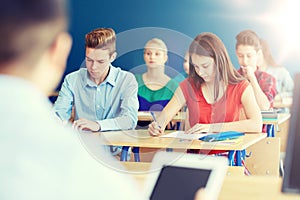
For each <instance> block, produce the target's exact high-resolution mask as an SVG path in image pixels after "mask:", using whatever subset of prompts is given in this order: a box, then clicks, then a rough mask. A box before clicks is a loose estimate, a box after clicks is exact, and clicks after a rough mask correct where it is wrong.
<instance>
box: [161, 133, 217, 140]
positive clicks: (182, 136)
mask: <svg viewBox="0 0 300 200" xmlns="http://www.w3.org/2000/svg"><path fill="white" fill-rule="evenodd" d="M210 134H211V133H195V134H186V133H184V131H175V132H172V133H169V134H166V135H162V136H160V137H163V138H179V139H185V140H196V139H199V138H200V137H203V136H206V135H210Z"/></svg>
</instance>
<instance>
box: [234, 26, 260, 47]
mask: <svg viewBox="0 0 300 200" xmlns="http://www.w3.org/2000/svg"><path fill="white" fill-rule="evenodd" d="M235 39H236V45H235V48H236V49H237V47H238V46H239V45H247V46H253V47H254V49H255V50H256V51H258V50H260V49H261V45H260V42H259V37H258V35H257V34H256V33H255V32H254V31H252V30H244V31H242V32H240V33H239V34H238V35H237V36H236V37H235Z"/></svg>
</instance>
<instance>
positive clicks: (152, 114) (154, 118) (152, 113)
mask: <svg viewBox="0 0 300 200" xmlns="http://www.w3.org/2000/svg"><path fill="white" fill-rule="evenodd" d="M150 114H151V116H152V118H153V120H154V122H156V123H157V120H156V117H155V114H154V112H152V111H150ZM157 125H158V128H159V129H161V126H160V125H159V124H158V123H157Z"/></svg>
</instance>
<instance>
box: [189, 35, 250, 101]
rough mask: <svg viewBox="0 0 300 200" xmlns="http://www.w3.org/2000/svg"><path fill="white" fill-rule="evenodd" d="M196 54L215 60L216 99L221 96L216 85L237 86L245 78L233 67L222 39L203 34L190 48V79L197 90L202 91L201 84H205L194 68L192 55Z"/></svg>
mask: <svg viewBox="0 0 300 200" xmlns="http://www.w3.org/2000/svg"><path fill="white" fill-rule="evenodd" d="M192 54H196V55H199V56H209V57H211V58H213V59H214V64H215V68H216V76H215V80H214V83H215V88H214V93H215V94H214V97H215V98H217V97H218V95H219V86H218V85H217V84H216V83H218V82H219V81H223V82H224V83H225V85H228V84H237V83H239V82H240V81H242V80H244V78H243V77H242V76H241V75H240V74H239V73H238V72H237V70H236V69H235V68H234V67H233V64H232V62H231V60H230V57H229V55H228V52H227V50H226V48H225V46H224V44H223V42H222V41H221V39H220V38H219V37H218V36H216V35H215V34H213V33H201V34H199V35H197V36H196V38H195V39H194V40H193V42H192V43H191V45H190V48H189V55H190V73H189V79H190V81H193V82H194V84H195V86H196V88H198V89H200V87H201V84H202V83H204V80H203V78H202V77H200V76H199V75H198V74H197V73H196V71H195V68H194V66H193V63H192V59H191V55H192Z"/></svg>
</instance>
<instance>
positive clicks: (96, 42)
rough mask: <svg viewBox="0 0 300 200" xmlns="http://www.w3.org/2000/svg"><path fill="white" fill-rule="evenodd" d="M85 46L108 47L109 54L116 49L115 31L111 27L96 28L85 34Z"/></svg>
mask: <svg viewBox="0 0 300 200" xmlns="http://www.w3.org/2000/svg"><path fill="white" fill-rule="evenodd" d="M85 47H86V48H92V49H108V50H109V53H110V55H112V54H113V53H114V52H115V51H116V33H115V31H114V30H113V29H112V28H97V29H94V30H93V31H91V32H89V33H88V34H86V35H85Z"/></svg>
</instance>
